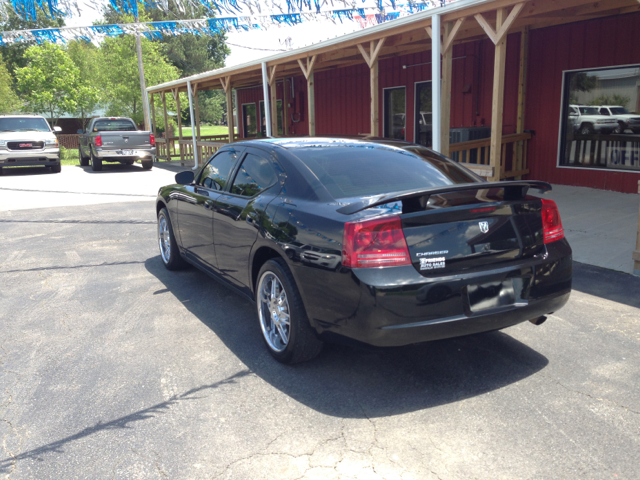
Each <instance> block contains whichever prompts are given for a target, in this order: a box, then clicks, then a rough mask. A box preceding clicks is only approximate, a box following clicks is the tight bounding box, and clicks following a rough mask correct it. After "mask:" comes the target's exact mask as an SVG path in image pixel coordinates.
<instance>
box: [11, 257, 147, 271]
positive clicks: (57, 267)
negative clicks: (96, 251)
mask: <svg viewBox="0 0 640 480" xmlns="http://www.w3.org/2000/svg"><path fill="white" fill-rule="evenodd" d="M146 261H147V260H131V261H128V262H102V263H97V264H89V265H71V266H64V265H54V266H51V267H36V268H25V269H22V270H2V271H0V274H3V273H24V272H39V271H43V270H70V269H75V268H94V267H115V266H119V265H138V264H143V263H146Z"/></svg>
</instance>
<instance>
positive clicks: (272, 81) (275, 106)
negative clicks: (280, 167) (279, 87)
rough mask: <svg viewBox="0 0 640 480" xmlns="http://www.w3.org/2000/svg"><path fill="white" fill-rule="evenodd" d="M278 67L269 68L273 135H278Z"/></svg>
mask: <svg viewBox="0 0 640 480" xmlns="http://www.w3.org/2000/svg"><path fill="white" fill-rule="evenodd" d="M276 68H277V65H274V66H273V67H271V68H270V69H269V96H270V98H271V136H272V137H277V136H278V99H277V95H276V93H277V92H276Z"/></svg>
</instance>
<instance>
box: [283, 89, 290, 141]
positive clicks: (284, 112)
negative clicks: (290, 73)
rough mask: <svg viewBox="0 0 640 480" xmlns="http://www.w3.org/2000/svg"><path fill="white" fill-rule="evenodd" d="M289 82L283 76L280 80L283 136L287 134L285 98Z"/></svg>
mask: <svg viewBox="0 0 640 480" xmlns="http://www.w3.org/2000/svg"><path fill="white" fill-rule="evenodd" d="M288 86H289V82H287V79H286V78H284V79H283V80H282V133H284V136H285V137H288V136H289V120H288V119H289V107H288V105H289V103H288V102H289V100H288V98H287V91H288V90H289V88H288Z"/></svg>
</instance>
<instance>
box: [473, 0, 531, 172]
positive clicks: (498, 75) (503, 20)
mask: <svg viewBox="0 0 640 480" xmlns="http://www.w3.org/2000/svg"><path fill="white" fill-rule="evenodd" d="M523 8H524V2H523V3H518V4H516V5H515V6H514V7H513V10H511V13H510V14H509V16H508V17H507V16H506V9H505V8H499V9H498V11H497V14H496V29H495V30H494V29H493V28H492V27H491V25H490V24H489V22H487V21H486V20H485V19H484V17H483V16H482V14H480V13H478V14H476V15H475V19H476V20H477V21H478V23H479V24H480V26H481V27H482V28H483V30H484V31H485V33H486V34H487V35H488V36H489V38H490V39H491V40H492V41H493V43H494V44H495V46H496V55H495V62H494V66H493V103H492V108H491V147H490V148H491V150H490V157H489V164H490V165H491V169H492V171H493V174H492V176H491V177H490V178H489V180H490V181H497V180H500V173H501V164H500V160H501V157H502V115H503V113H504V72H505V65H506V57H507V32H508V31H509V27H510V26H511V24H513V22H514V20H515V19H516V17H517V16H518V14H519V13H520V11H521V10H522V9H523Z"/></svg>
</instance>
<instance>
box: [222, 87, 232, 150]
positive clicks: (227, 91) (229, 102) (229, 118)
mask: <svg viewBox="0 0 640 480" xmlns="http://www.w3.org/2000/svg"><path fill="white" fill-rule="evenodd" d="M220 83H222V88H223V89H224V93H225V94H226V97H227V126H228V130H229V133H228V135H229V143H232V142H233V141H234V140H235V137H234V134H235V128H234V126H235V122H234V120H235V118H234V115H233V91H232V88H231V75H229V76H228V77H226V78H220Z"/></svg>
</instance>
